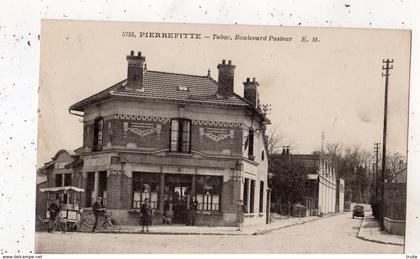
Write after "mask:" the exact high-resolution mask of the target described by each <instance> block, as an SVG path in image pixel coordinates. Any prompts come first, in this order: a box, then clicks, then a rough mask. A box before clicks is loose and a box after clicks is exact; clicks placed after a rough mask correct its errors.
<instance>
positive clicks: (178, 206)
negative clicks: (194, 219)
mask: <svg viewBox="0 0 420 259" xmlns="http://www.w3.org/2000/svg"><path fill="white" fill-rule="evenodd" d="M191 178H192V177H191V176H190V175H171V176H170V177H168V178H167V181H166V183H165V185H166V186H165V196H166V198H167V199H168V201H169V204H170V205H169V206H166V207H167V208H166V209H167V210H168V212H167V214H168V215H171V214H172V215H173V219H172V223H173V224H186V223H187V221H188V209H189V205H190V204H189V203H190V200H191V185H192V184H191V180H192V179H191Z"/></svg>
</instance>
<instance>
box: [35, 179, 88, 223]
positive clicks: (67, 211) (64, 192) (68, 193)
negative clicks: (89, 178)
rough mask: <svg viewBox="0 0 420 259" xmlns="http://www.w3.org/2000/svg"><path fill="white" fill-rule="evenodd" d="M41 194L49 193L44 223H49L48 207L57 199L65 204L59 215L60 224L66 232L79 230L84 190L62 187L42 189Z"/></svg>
mask: <svg viewBox="0 0 420 259" xmlns="http://www.w3.org/2000/svg"><path fill="white" fill-rule="evenodd" d="M40 191H41V192H46V193H47V207H46V208H45V214H44V215H45V218H43V219H42V221H43V222H45V223H48V222H49V219H50V213H49V211H48V207H49V206H50V204H51V203H52V202H54V201H55V200H56V199H59V200H60V201H62V202H63V204H62V207H61V212H60V215H58V217H60V218H59V222H60V224H62V226H64V228H65V230H64V231H67V230H68V231H72V230H77V229H78V228H79V227H80V218H81V216H80V201H81V195H82V192H84V190H83V189H82V188H79V187H75V186H60V187H50V188H41V189H40Z"/></svg>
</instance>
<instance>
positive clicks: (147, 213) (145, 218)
mask: <svg viewBox="0 0 420 259" xmlns="http://www.w3.org/2000/svg"><path fill="white" fill-rule="evenodd" d="M140 221H141V232H144V227H146V231H147V232H149V225H150V223H151V221H152V207H151V206H150V200H149V199H148V198H146V199H144V203H143V205H141V209H140Z"/></svg>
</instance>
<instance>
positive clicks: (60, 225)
mask: <svg viewBox="0 0 420 259" xmlns="http://www.w3.org/2000/svg"><path fill="white" fill-rule="evenodd" d="M59 217H60V215H57V216H56V217H55V219H54V221H49V222H48V232H54V231H58V230H60V231H61V232H63V233H65V232H67V223H66V222H63V221H61V220H60V219H59Z"/></svg>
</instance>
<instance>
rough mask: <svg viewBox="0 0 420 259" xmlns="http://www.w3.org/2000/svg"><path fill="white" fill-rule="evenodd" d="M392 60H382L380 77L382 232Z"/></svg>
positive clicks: (382, 228) (382, 227)
mask: <svg viewBox="0 0 420 259" xmlns="http://www.w3.org/2000/svg"><path fill="white" fill-rule="evenodd" d="M393 63H394V59H383V60H382V70H384V71H385V73H384V72H382V76H383V77H385V102H384V129H383V130H384V132H383V136H382V137H383V140H382V177H381V178H382V179H381V180H382V200H381V230H384V209H385V207H384V205H385V203H384V194H385V192H384V190H385V171H386V130H387V128H386V127H387V112H388V81H389V70H391V69H393V68H394V66H393V65H392V64H393Z"/></svg>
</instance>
